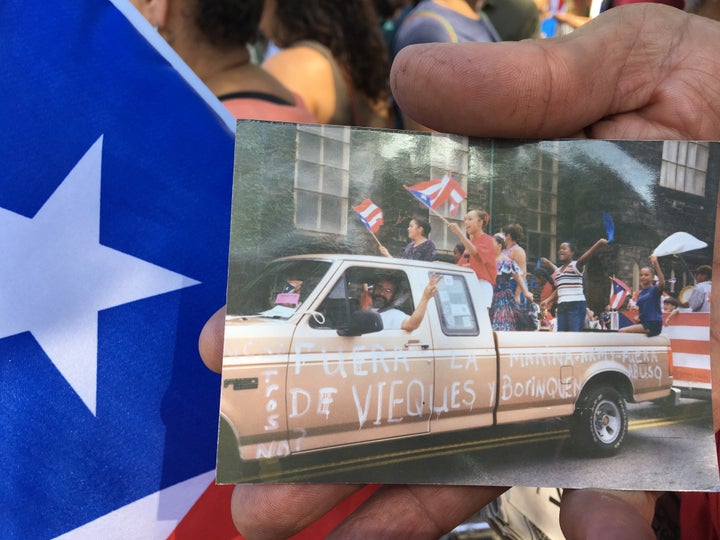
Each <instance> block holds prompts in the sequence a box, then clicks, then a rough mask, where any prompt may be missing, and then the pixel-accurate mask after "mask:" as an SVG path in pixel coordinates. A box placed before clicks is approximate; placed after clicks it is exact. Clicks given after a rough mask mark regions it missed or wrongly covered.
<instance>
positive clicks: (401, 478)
mask: <svg viewBox="0 0 720 540" xmlns="http://www.w3.org/2000/svg"><path fill="white" fill-rule="evenodd" d="M719 177H720V143H714V142H697V141H614V140H593V141H590V140H545V141H525V140H491V139H472V138H466V137H460V136H453V135H447V134H440V133H414V132H407V131H405V132H400V131H393V130H376V129H366V128H351V127H342V126H331V125H305V124H291V123H273V122H260V121H239V122H238V124H237V132H236V142H235V168H234V184H233V203H232V216H231V228H230V248H229V268H228V303H227V314H226V319H225V337H224V349H223V368H222V389H221V397H220V415H219V417H220V418H219V435H218V453H217V480H218V482H219V483H255V482H271V483H287V482H352V483H405V484H407V483H411V484H413V483H415V484H465V485H498V486H505V485H515V486H548V487H551V486H552V487H556V488H582V487H597V488H608V489H631V488H632V489H643V490H713V489H715V488H716V486H718V485H719V484H720V482H718V466H717V461H716V454H715V443H714V432H713V425H712V406H711V405H712V404H711V396H710V394H711V392H710V390H711V377H710V332H709V325H710V302H709V298H710V288H711V283H712V264H713V255H712V254H713V247H714V231H715V220H716V213H717V200H718V178H719Z"/></svg>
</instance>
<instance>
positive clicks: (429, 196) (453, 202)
mask: <svg viewBox="0 0 720 540" xmlns="http://www.w3.org/2000/svg"><path fill="white" fill-rule="evenodd" d="M405 189H407V190H408V192H410V194H411V195H412V196H413V197H415V198H416V199H417V200H419V201H420V202H421V203H423V204H424V205H425V206H427V207H428V208H430V209H431V210H435V209H437V208H438V207H439V206H440V205H441V204H443V203H444V202H445V201H447V200H450V214H451V215H453V216H454V215H455V214H457V211H458V210H459V209H460V204H461V203H462V201H463V200H464V199H465V197H467V193H466V192H465V190H464V189H463V188H462V186H461V185H460V184H458V183H457V181H456V180H455V179H454V178H453V177H452V175H451V174H449V173H448V174H446V175H445V176H443V177H442V178H435V179H433V180H427V181H425V182H420V183H419V184H415V185H414V186H410V187H407V186H406V187H405Z"/></svg>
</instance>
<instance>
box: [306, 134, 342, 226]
mask: <svg viewBox="0 0 720 540" xmlns="http://www.w3.org/2000/svg"><path fill="white" fill-rule="evenodd" d="M349 143H350V130H349V129H348V128H347V127H339V126H322V125H308V126H298V130H297V160H296V165H295V226H296V227H297V228H298V229H304V230H307V231H315V232H323V233H335V234H346V233H347V213H348V189H349V177H350V173H349V170H350V149H349Z"/></svg>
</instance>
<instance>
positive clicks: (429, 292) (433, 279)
mask: <svg viewBox="0 0 720 540" xmlns="http://www.w3.org/2000/svg"><path fill="white" fill-rule="evenodd" d="M441 279H442V277H441V276H436V275H435V274H431V275H430V281H428V284H427V285H425V289H424V290H423V295H422V297H423V300H426V301H427V300H430V299H431V298H432V297H433V296H435V295H436V294H437V291H438V284H439V283H440V280H441Z"/></svg>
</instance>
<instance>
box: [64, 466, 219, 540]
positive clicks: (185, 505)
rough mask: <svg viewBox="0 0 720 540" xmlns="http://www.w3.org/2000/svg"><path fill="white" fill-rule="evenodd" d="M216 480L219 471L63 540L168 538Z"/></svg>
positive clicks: (125, 508)
mask: <svg viewBox="0 0 720 540" xmlns="http://www.w3.org/2000/svg"><path fill="white" fill-rule="evenodd" d="M214 480H215V470H214V469H213V470H212V471H208V472H206V473H204V474H201V475H199V476H196V477H194V478H190V479H189V480H185V481H184V482H180V483H179V484H175V485H174V486H170V487H169V488H165V489H163V490H162V491H156V492H155V493H151V494H150V495H148V496H146V497H143V498H142V499H138V500H137V501H134V502H132V503H130V504H128V505H126V506H123V507H121V508H118V509H117V510H114V511H113V512H110V513H108V514H105V515H104V516H102V517H100V518H98V519H96V520H94V521H90V522H88V523H86V524H85V525H82V526H80V527H78V528H77V529H73V530H72V531H69V532H67V533H65V534H63V535H61V536H58V537H57V538H58V539H59V540H87V539H88V538H102V539H103V540H116V539H117V540H126V539H128V538H148V539H150V538H153V539H154V538H167V537H168V536H169V535H170V533H172V532H173V531H174V530H175V528H176V527H177V526H178V523H180V521H181V520H182V519H183V518H184V517H185V514H187V513H188V511H189V510H190V508H192V506H193V504H195V503H196V502H197V500H198V499H199V498H200V496H201V495H202V494H203V493H204V492H205V490H206V489H207V488H208V486H209V485H210V484H211V483H212V482H213V481H214Z"/></svg>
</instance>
